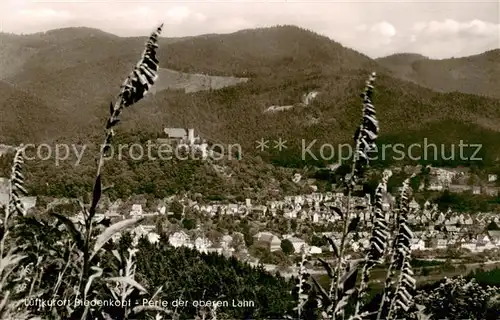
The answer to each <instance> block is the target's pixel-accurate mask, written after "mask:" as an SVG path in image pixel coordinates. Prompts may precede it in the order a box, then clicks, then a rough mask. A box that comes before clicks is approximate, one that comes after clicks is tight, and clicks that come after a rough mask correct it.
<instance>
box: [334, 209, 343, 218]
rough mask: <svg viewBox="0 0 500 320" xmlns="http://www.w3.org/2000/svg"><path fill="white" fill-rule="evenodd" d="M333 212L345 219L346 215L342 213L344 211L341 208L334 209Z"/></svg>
mask: <svg viewBox="0 0 500 320" xmlns="http://www.w3.org/2000/svg"><path fill="white" fill-rule="evenodd" d="M332 209H333V211H335V213H336V214H338V215H339V216H340V217H341V218H343V217H344V214H343V213H342V210H340V208H339V207H332Z"/></svg>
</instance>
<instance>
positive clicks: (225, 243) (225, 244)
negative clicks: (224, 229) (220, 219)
mask: <svg viewBox="0 0 500 320" xmlns="http://www.w3.org/2000/svg"><path fill="white" fill-rule="evenodd" d="M231 242H233V237H231V236H230V235H228V234H226V235H224V236H222V239H221V240H220V246H221V247H222V249H224V250H228V249H229V248H230V246H231Z"/></svg>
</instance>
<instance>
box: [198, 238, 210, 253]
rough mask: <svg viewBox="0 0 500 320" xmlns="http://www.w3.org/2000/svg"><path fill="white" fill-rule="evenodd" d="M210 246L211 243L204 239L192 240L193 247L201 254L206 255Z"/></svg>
mask: <svg viewBox="0 0 500 320" xmlns="http://www.w3.org/2000/svg"><path fill="white" fill-rule="evenodd" d="M211 246H212V242H211V241H210V240H209V239H208V238H206V237H197V238H196V239H195V240H194V247H195V249H196V250H198V251H199V252H202V253H208V248H210V247H211Z"/></svg>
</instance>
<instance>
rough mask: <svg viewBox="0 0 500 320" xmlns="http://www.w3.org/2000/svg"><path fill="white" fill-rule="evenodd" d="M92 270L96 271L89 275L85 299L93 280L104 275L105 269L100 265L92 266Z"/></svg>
mask: <svg viewBox="0 0 500 320" xmlns="http://www.w3.org/2000/svg"><path fill="white" fill-rule="evenodd" d="M92 270H94V271H95V273H94V274H93V275H91V276H90V277H89V280H88V281H87V284H86V285H85V291H84V299H85V300H86V299H87V293H88V292H89V290H90V286H91V285H92V282H93V281H94V279H95V278H98V277H100V276H101V275H102V272H103V270H102V269H101V268H99V267H92Z"/></svg>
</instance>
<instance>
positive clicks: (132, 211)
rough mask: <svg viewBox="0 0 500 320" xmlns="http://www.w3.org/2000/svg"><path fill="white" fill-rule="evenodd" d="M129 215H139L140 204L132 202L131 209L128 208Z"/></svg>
mask: <svg viewBox="0 0 500 320" xmlns="http://www.w3.org/2000/svg"><path fill="white" fill-rule="evenodd" d="M130 215H131V216H141V215H142V205H140V204H133V205H132V209H130Z"/></svg>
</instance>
